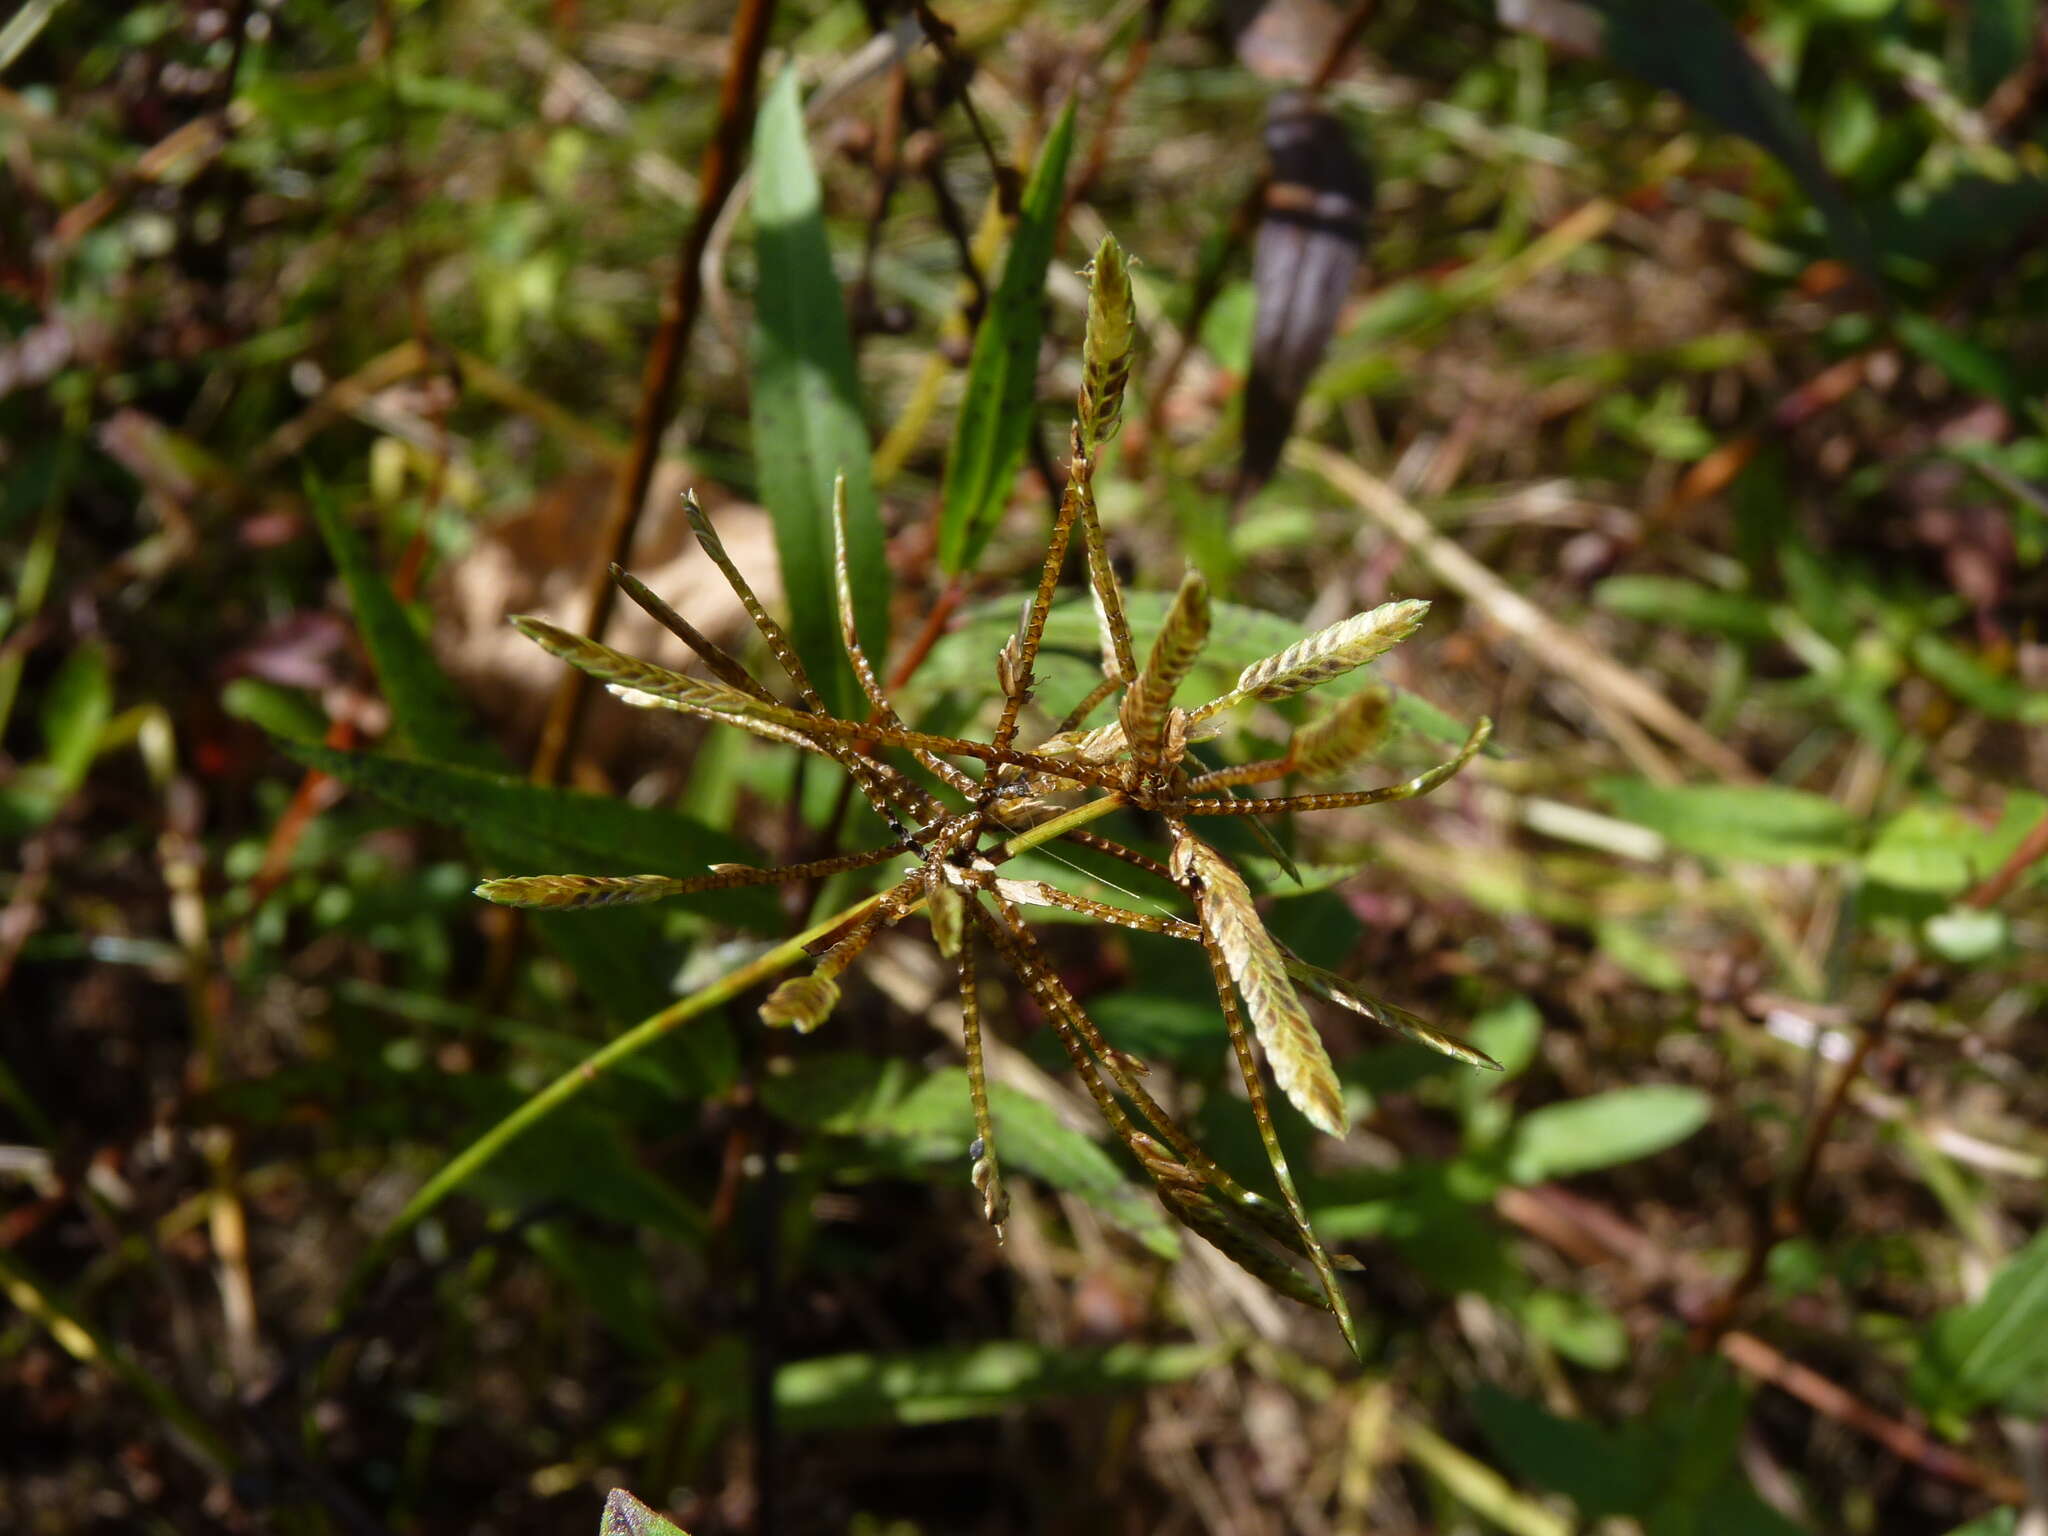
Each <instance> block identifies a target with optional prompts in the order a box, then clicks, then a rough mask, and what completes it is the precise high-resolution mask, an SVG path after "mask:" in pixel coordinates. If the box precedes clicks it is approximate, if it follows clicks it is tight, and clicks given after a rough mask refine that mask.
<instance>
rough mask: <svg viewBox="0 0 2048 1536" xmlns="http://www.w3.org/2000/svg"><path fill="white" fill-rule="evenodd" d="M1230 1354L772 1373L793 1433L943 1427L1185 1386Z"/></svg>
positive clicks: (1158, 1347)
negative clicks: (1020, 1409) (1009, 1411)
mask: <svg viewBox="0 0 2048 1536" xmlns="http://www.w3.org/2000/svg"><path fill="white" fill-rule="evenodd" d="M1225 1354H1226V1352H1225V1351H1224V1350H1223V1349H1222V1348H1219V1347H1217V1346H1214V1345H1207V1344H1115V1345H1111V1346H1110V1347H1109V1348H1107V1349H1053V1348H1048V1347H1046V1346H1044V1345H1039V1344H1026V1343H1022V1342H1019V1341H1011V1340H1006V1341H1002V1342H999V1343H992V1344H979V1345H970V1346H966V1347H959V1348H946V1349H929V1350H917V1351H913V1352H909V1353H904V1354H894V1355H882V1354H870V1353H858V1354H847V1355H826V1356H822V1357H820V1358H818V1359H814V1360H798V1361H795V1362H793V1363H791V1364H789V1365H785V1366H784V1367H783V1368H782V1369H781V1370H780V1371H778V1372H776V1374H775V1401H776V1406H777V1407H778V1408H779V1409H780V1410H781V1413H782V1418H783V1422H784V1423H785V1424H787V1425H788V1426H789V1427H790V1428H791V1429H796V1430H804V1429H840V1428H853V1427H857V1426H861V1425H871V1424H939V1423H944V1422H947V1421H949V1420H953V1419H971V1418H981V1417H985V1416H987V1415H989V1414H995V1413H1001V1412H1002V1411H1003V1410H1004V1409H1006V1408H1010V1407H1014V1406H1017V1405H1019V1404H1023V1403H1030V1402H1037V1401H1041V1400H1043V1399H1046V1398H1055V1397H1078V1396H1082V1395H1084V1394H1091V1393H1102V1392H1135V1391H1140V1390H1142V1389H1144V1388H1146V1387H1155V1386H1165V1385H1168V1384H1170V1383H1172V1382H1176V1381H1186V1380H1187V1379H1188V1378H1190V1377H1192V1376H1195V1375H1198V1374H1200V1373H1201V1372H1202V1371H1205V1370H1207V1369H1208V1368H1209V1367H1210V1366H1212V1365H1215V1364H1218V1363H1219V1362H1221V1361H1222V1360H1223V1359H1224V1358H1225Z"/></svg>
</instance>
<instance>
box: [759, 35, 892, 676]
mask: <svg viewBox="0 0 2048 1536" xmlns="http://www.w3.org/2000/svg"><path fill="white" fill-rule="evenodd" d="M754 177H755V192H754V230H755V236H754V238H755V246H756V252H757V259H758V260H759V263H760V297H759V300H758V303H757V306H756V310H755V330H754V379H753V382H754V409H753V425H754V464H755V470H756V473H757V474H758V476H759V479H760V488H761V500H762V502H763V503H764V504H765V505H766V506H767V508H768V513H769V516H770V518H771V519H772V520H773V522H774V526H775V548H776V551H777V553H778V554H779V555H780V557H781V561H782V589H783V595H784V599H785V605H786V607H787V609H788V612H789V616H790V619H789V626H790V638H791V639H792V640H793V641H794V642H795V644H796V649H797V653H798V654H799V655H800V656H802V658H803V660H804V665H805V667H806V669H807V670H808V671H809V672H810V674H811V676H812V678H814V679H815V680H816V682H817V686H818V691H819V692H820V693H821V694H822V695H823V696H824V698H825V701H826V704H827V705H828V707H829V708H831V709H832V711H833V712H834V713H836V714H842V715H845V714H851V713H853V712H854V710H855V707H856V702H857V698H858V695H857V693H856V692H855V689H854V684H853V674H852V672H851V671H850V670H849V669H848V667H847V664H846V662H845V660H844V659H843V658H842V657H841V656H840V654H839V649H838V646H839V626H838V623H837V620H836V619H835V617H834V608H833V591H832V586H833V582H832V488H833V482H834V480H835V479H836V478H837V477H838V476H840V475H842V474H843V475H844V476H845V477H846V498H847V563H848V566H849V568H850V572H851V575H852V578H853V591H854V601H855V605H856V607H857V609H858V610H859V617H860V629H861V634H862V635H863V637H864V638H865V640H866V642H867V645H868V649H869V653H870V655H871V656H872V657H873V658H874V659H875V661H876V662H877V663H878V664H879V663H880V661H881V660H882V657H883V654H884V652H885V651H886V649H887V647H886V644H885V641H886V637H887V633H888V609H887V594H888V590H889V586H888V565H887V562H886V560H885V559H884V556H883V549H882V528H881V523H880V520H879V519H878V518H877V516H876V511H875V488H874V482H873V479H872V477H871V474H870V470H869V460H870V456H871V454H872V452H873V444H872V443H871V442H870V441H869V437H868V429H867V424H866V422H865V421H864V420H863V418H862V415H861V409H860V390H859V385H858V382H857V380H856V378H855V375H854V366H853V340H852V333H851V332H850V330H849V329H848V327H847V321H846V305H845V302H844V301H843V300H842V299H841V297H840V293H839V280H838V279H837V278H836V277H835V276H834V275H833V272H832V252H831V248H830V246H829V245H828V244H827V242H826V238H825V221H824V211H823V203H822V200H821V197H820V193H819V187H818V175H817V171H816V170H815V168H814V167H813V166H812V164H811V154H810V147H809V145H808V143H807V142H806V140H805V135H804V118H803V109H802V107H801V105H800V104H799V102H798V100H797V80H796V75H795V72H794V71H787V72H785V73H784V74H783V76H782V78H781V79H779V80H777V81H776V83H775V85H774V86H773V87H772V88H771V89H770V90H769V92H768V95H767V97H766V99H765V100H764V101H763V102H762V103H761V113H760V117H759V118H758V119H757V120H756V123H755V130H754Z"/></svg>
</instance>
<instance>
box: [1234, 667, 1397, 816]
mask: <svg viewBox="0 0 2048 1536" xmlns="http://www.w3.org/2000/svg"><path fill="white" fill-rule="evenodd" d="M1392 715H1393V699H1392V698H1391V697H1390V696H1389V694H1388V693H1387V690H1386V689H1384V688H1367V689H1366V690H1365V691H1364V692H1362V693H1354V694H1353V695H1352V696H1351V697H1350V698H1348V699H1346V700H1345V701H1344V702H1343V703H1342V704H1339V705H1338V706H1337V707H1336V708H1335V709H1334V710H1332V711H1331V712H1330V713H1329V714H1327V715H1325V716H1323V718H1322V719H1320V720H1316V721H1313V722H1311V723H1310V724H1308V725H1305V726H1303V727H1302V728H1301V729H1300V730H1298V731H1296V732H1295V733H1294V739H1293V740H1292V741H1290V742H1289V743H1288V744H1287V756H1288V760H1289V763H1290V765H1291V766H1292V768H1293V769H1294V771H1295V772H1296V773H1300V774H1305V775H1307V776H1308V777H1309V778H1312V779H1323V778H1328V777H1329V776H1330V775H1331V774H1333V773H1342V772H1343V771H1344V770H1345V769H1346V768H1349V767H1350V766H1351V765H1352V764H1353V763H1355V762H1357V761H1358V760H1359V759H1360V758H1363V757H1367V756H1370V755H1371V754H1372V753H1373V752H1375V751H1377V750H1378V749H1379V745H1380V743H1381V742H1383V741H1385V740H1386V737H1387V725H1388V723H1389V722H1390V720H1391V719H1392ZM1255 825H1256V823H1255Z"/></svg>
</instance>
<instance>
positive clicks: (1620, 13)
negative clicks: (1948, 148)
mask: <svg viewBox="0 0 2048 1536" xmlns="http://www.w3.org/2000/svg"><path fill="white" fill-rule="evenodd" d="M1592 4H1593V7H1594V9H1595V10H1597V11H1599V12H1600V13H1601V14H1602V15H1603V16H1604V17H1605V18H1606V21H1607V51H1608V54H1609V55H1610V56H1611V57H1612V58H1613V60H1614V62H1615V63H1616V64H1618V65H1620V66H1621V67H1622V68H1623V69H1625V70H1627V71H1629V73H1631V74H1633V75H1635V76H1637V77H1638V78H1640V79H1642V80H1644V81H1646V82H1648V83H1649V84H1651V85H1654V86H1659V87H1661V88H1663V89H1665V90H1668V91H1671V92H1673V93H1674V94H1675V95H1677V96H1679V97H1680V98H1681V99H1683V100H1684V101H1685V102H1686V103H1687V104H1688V105H1689V106H1693V107H1696V108H1698V109H1699V110H1700V111H1701V112H1703V113H1705V114H1706V115H1707V116H1708V117H1710V118H1712V119H1713V120H1714V121H1715V122H1717V123H1719V124H1720V125H1721V126H1722V127H1723V128H1726V129H1728V130H1729V131H1730V132H1733V133H1739V134H1741V135H1742V136H1743V137H1744V138H1746V139H1748V140H1750V141H1751V142H1752V143H1754V144H1756V145H1757V146H1758V147H1760V148H1762V149H1764V150H1765V151H1767V152H1768V153H1770V154H1772V155H1774V156H1776V157H1777V159H1778V160H1779V161H1780V162H1781V163H1782V164H1783V165H1784V166H1785V168H1786V169H1787V170H1788V171H1790V172H1791V173H1792V177H1793V179H1794V180H1795V181H1797V182H1798V183H1799V187H1800V190H1802V191H1803V192H1805V194H1806V195H1807V197H1808V198H1809V199H1811V200H1812V202H1813V204H1814V206H1815V207H1817V208H1818V209H1819V210H1820V213H1821V217H1822V218H1823V219H1824V220H1825V221H1826V223H1827V228H1828V234H1829V237H1830V238H1831V239H1832V240H1833V242H1834V245H1835V249H1836V250H1837V251H1838V252H1839V253H1840V254H1841V255H1842V256H1843V257H1844V258H1845V259H1846V260H1848V261H1849V262H1851V263H1852V264H1854V265H1855V266H1856V267H1858V268H1860V269H1861V270H1862V272H1863V273H1864V275H1865V276H1866V277H1868V278H1869V279H1870V280H1871V282H1872V283H1873V284H1875V283H1877V282H1878V275H1877V255H1876V251H1875V249H1874V248H1873V246H1872V245H1871V243H1870V235H1869V232H1868V231H1867V230H1866V229H1865V228H1864V227H1863V221H1862V219H1861V218H1860V217H1858V215H1857V213H1856V210H1855V209H1854V208H1853V207H1851V206H1850V204H1849V201H1848V199H1847V198H1845V197H1843V195H1842V193H1841V189H1840V188H1838V187H1837V186H1836V185H1835V182H1834V179H1833V178H1832V177H1831V176H1829V174H1828V169H1827V166H1826V165H1824V164H1823V163H1822V161H1821V158H1820V154H1819V152H1818V151H1817V150H1815V148H1814V147H1813V141H1812V139H1810V138H1809V137H1808V136H1807V132H1806V129H1805V126H1804V125H1803V124H1801V122H1800V121H1799V114H1798V113H1797V112H1795V111H1794V110H1793V107H1792V103H1791V102H1790V101H1789V100H1788V99H1787V98H1786V96H1785V93H1784V92H1783V91H1781V90H1779V89H1778V87H1777V86H1776V85H1775V84H1773V83H1772V81H1771V77H1770V76H1769V75H1767V74H1765V73H1764V70H1763V66H1762V65H1760V64H1758V63H1757V61H1756V56H1755V55H1754V54H1752V53H1751V52H1750V51H1749V48H1748V45H1747V44H1745V43H1744V42H1743V40H1742V38H1741V35H1740V34H1739V33H1737V32H1736V30H1735V28H1734V26H1733V25H1731V24H1730V22H1729V21H1728V18H1727V17H1726V16H1724V15H1722V14H1721V12H1720V11H1718V10H1716V9H1715V8H1714V7H1713V6H1712V5H1711V4H1709V3H1708V0H1592Z"/></svg>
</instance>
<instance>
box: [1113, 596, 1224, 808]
mask: <svg viewBox="0 0 2048 1536" xmlns="http://www.w3.org/2000/svg"><path fill="white" fill-rule="evenodd" d="M1208 639H1209V583H1208V582H1206V581H1204V580H1203V579H1202V576H1201V573H1200V572H1199V571H1189V572H1188V573H1187V575H1186V576H1184V577H1182V578H1181V583H1180V590H1179V591H1178V592H1176V593H1174V595H1173V604H1172V606H1171V607H1169V608H1168V609H1167V610H1166V622H1165V623H1164V624H1162V625H1161V626H1160V627H1159V636H1158V638H1157V639H1155V640H1154V641H1153V642H1152V654H1151V655H1149V656H1147V657H1146V658H1145V667H1144V670H1143V671H1141V672H1140V673H1139V674H1138V676H1137V679H1136V681H1134V682H1133V683H1132V684H1131V686H1130V688H1129V689H1128V690H1127V691H1126V692H1125V694H1124V701H1123V706H1122V708H1121V709H1120V710H1119V711H1118V720H1119V722H1120V723H1121V724H1122V725H1123V728H1124V739H1125V740H1126V741H1127V742H1129V743H1130V748H1131V760H1132V761H1133V762H1135V763H1136V764H1137V765H1138V767H1139V770H1140V771H1141V772H1143V771H1147V770H1150V769H1153V768H1156V767H1157V766H1158V765H1159V760H1160V754H1161V752H1162V751H1163V749H1164V747H1165V743H1166V712H1167V711H1168V710H1169V709H1170V708H1171V707H1172V705H1173V695H1174V692H1175V690H1176V689H1178V688H1179V687H1180V684H1181V679H1182V678H1184V677H1186V676H1187V675H1188V669H1189V668H1190V667H1192V666H1194V664H1195V658H1196V657H1198V656H1200V655H1201V654H1202V647H1203V646H1204V645H1205V644H1207V643H1208Z"/></svg>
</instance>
